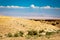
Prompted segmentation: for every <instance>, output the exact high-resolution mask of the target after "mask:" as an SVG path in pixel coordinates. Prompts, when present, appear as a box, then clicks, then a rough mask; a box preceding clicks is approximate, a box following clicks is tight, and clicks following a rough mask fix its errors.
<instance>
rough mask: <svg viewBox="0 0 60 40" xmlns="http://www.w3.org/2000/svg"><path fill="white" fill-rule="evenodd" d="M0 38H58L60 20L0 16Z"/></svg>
mask: <svg viewBox="0 0 60 40" xmlns="http://www.w3.org/2000/svg"><path fill="white" fill-rule="evenodd" d="M0 40H60V20H58V19H57V20H55V19H53V20H45V19H44V20H42V19H40V20H38V19H24V18H16V17H10V16H0Z"/></svg>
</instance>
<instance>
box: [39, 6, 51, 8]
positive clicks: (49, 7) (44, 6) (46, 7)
mask: <svg viewBox="0 0 60 40" xmlns="http://www.w3.org/2000/svg"><path fill="white" fill-rule="evenodd" d="M40 8H43V9H50V8H52V7H50V6H44V7H40Z"/></svg>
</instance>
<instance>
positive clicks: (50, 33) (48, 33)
mask: <svg viewBox="0 0 60 40" xmlns="http://www.w3.org/2000/svg"><path fill="white" fill-rule="evenodd" d="M53 34H55V32H46V35H53Z"/></svg>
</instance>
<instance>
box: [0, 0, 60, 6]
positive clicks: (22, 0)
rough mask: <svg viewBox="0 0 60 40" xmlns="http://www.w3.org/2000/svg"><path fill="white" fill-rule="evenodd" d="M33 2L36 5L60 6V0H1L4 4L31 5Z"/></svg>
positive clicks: (0, 2)
mask: <svg viewBox="0 0 60 40" xmlns="http://www.w3.org/2000/svg"><path fill="white" fill-rule="evenodd" d="M31 4H34V5H36V6H52V7H60V5H59V4H60V0H0V5H3V6H7V5H9V6H11V5H14V6H30V5H31Z"/></svg>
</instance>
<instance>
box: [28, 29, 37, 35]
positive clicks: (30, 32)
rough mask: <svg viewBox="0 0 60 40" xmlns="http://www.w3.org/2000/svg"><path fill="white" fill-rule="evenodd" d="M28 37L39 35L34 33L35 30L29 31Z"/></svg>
mask: <svg viewBox="0 0 60 40" xmlns="http://www.w3.org/2000/svg"><path fill="white" fill-rule="evenodd" d="M28 35H30V36H33V35H37V31H33V30H31V31H28Z"/></svg>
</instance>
